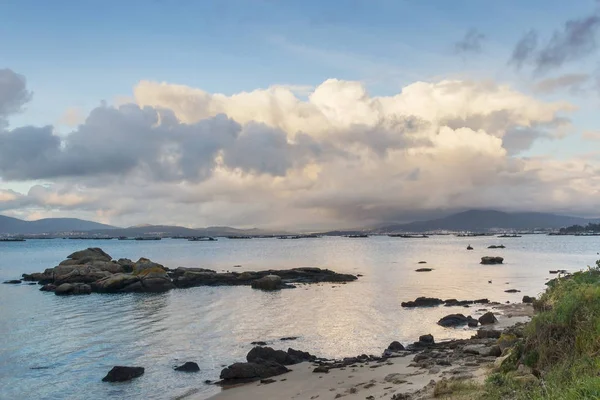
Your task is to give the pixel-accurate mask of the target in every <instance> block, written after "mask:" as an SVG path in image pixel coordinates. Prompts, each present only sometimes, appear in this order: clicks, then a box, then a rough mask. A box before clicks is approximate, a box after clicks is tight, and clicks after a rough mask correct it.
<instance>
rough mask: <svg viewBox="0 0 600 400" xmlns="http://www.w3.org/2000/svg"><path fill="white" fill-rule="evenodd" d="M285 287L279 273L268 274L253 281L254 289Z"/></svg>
mask: <svg viewBox="0 0 600 400" xmlns="http://www.w3.org/2000/svg"><path fill="white" fill-rule="evenodd" d="M283 287H284V286H283V282H282V280H281V277H280V276H278V275H267V276H264V277H262V278H260V279H257V280H255V281H253V282H252V288H253V289H260V290H279V289H281V288H283Z"/></svg>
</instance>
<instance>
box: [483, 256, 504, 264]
mask: <svg viewBox="0 0 600 400" xmlns="http://www.w3.org/2000/svg"><path fill="white" fill-rule="evenodd" d="M503 262H504V258H502V257H481V264H486V265H493V264H502V263H503Z"/></svg>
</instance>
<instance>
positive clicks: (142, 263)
mask: <svg viewBox="0 0 600 400" xmlns="http://www.w3.org/2000/svg"><path fill="white" fill-rule="evenodd" d="M146 270H152V271H159V270H162V271H163V272H165V273H166V271H167V269H166V268H165V267H164V266H162V265H161V264H158V263H155V262H154V261H151V260H149V259H147V258H143V257H142V258H140V259H139V260H137V262H136V263H134V264H133V274H134V275H139V274H140V273H142V272H143V271H146Z"/></svg>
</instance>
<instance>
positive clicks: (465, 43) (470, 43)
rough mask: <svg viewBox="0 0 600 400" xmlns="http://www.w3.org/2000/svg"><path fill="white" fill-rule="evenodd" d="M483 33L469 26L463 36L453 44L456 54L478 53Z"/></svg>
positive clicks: (483, 36) (480, 48)
mask: <svg viewBox="0 0 600 400" xmlns="http://www.w3.org/2000/svg"><path fill="white" fill-rule="evenodd" d="M484 40H485V35H484V34H483V33H481V32H479V31H478V30H477V29H475V28H471V29H470V30H469V31H468V32H467V33H466V34H465V36H464V37H463V38H462V39H461V40H459V41H458V42H456V43H455V44H454V51H455V52H456V54H461V55H466V54H468V53H473V54H479V53H481V51H482V49H483V47H482V43H483V41H484Z"/></svg>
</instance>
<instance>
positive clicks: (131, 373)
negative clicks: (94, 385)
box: [102, 361, 200, 382]
mask: <svg viewBox="0 0 600 400" xmlns="http://www.w3.org/2000/svg"><path fill="white" fill-rule="evenodd" d="M174 370H175V371H182V372H198V371H200V367H199V366H198V364H196V363H195V362H192V361H188V362H186V363H185V364H183V365H180V366H179V367H175V368H174ZM145 371H146V370H145V368H144V367H127V366H122V365H117V366H115V367H113V368H112V369H111V370H110V371H108V373H107V374H106V376H105V377H104V378H102V382H125V381H130V380H132V379H134V378H137V377H140V376H142V375H143V374H144V372H145Z"/></svg>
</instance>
